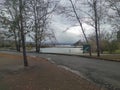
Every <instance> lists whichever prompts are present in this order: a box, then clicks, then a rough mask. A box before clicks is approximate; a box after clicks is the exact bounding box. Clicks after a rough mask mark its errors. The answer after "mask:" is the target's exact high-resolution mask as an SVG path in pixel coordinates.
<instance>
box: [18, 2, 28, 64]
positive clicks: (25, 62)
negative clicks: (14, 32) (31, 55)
mask: <svg viewBox="0 0 120 90" xmlns="http://www.w3.org/2000/svg"><path fill="white" fill-rule="evenodd" d="M19 10H20V31H21V40H22V48H23V59H24V66H28V61H27V55H26V46H25V31H24V27H23V10H24V5H23V1H22V0H19Z"/></svg>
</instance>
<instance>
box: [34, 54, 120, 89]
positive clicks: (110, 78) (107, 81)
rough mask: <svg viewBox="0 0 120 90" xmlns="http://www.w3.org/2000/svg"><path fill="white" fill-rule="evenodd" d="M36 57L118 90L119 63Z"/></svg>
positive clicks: (119, 85) (80, 58) (41, 55)
mask: <svg viewBox="0 0 120 90" xmlns="http://www.w3.org/2000/svg"><path fill="white" fill-rule="evenodd" d="M32 55H33V54H32ZM38 56H40V57H44V58H47V59H48V60H51V61H53V62H55V63H56V64H58V65H62V66H66V67H68V68H70V69H72V70H75V71H78V72H79V73H81V74H82V75H83V76H85V77H86V78H88V79H89V80H91V81H94V82H95V83H98V84H100V85H103V86H105V87H108V88H114V87H117V88H120V62H112V61H104V60H96V59H88V58H82V57H76V56H65V55H52V54H39V55H38ZM109 90H110V89H109ZM111 90H113V89H111ZM116 90H120V89H116Z"/></svg>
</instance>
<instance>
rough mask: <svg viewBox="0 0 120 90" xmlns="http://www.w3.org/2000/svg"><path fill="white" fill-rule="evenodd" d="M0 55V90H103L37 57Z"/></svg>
mask: <svg viewBox="0 0 120 90" xmlns="http://www.w3.org/2000/svg"><path fill="white" fill-rule="evenodd" d="M28 62H29V66H28V67H24V66H23V60H22V57H21V56H17V55H10V54H2V53H0V90H103V89H101V88H99V87H98V86H96V85H95V84H93V83H91V82H88V81H87V80H85V79H83V78H81V77H80V76H78V75H76V74H74V73H72V72H70V71H67V70H64V69H62V68H59V67H57V65H56V64H52V63H50V62H49V61H48V60H45V59H42V58H38V57H28Z"/></svg>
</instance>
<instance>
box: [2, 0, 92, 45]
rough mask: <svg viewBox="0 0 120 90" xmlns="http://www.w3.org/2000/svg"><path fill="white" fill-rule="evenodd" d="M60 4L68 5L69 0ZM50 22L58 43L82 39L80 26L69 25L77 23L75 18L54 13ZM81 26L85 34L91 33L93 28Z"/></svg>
mask: <svg viewBox="0 0 120 90" xmlns="http://www.w3.org/2000/svg"><path fill="white" fill-rule="evenodd" d="M2 1H4V0H0V2H2ZM81 1H82V0H81ZM60 4H63V5H68V4H69V5H70V2H69V0H61V2H60ZM74 20H76V18H74ZM51 22H52V23H51V27H52V28H53V29H54V32H55V36H56V38H57V41H58V42H59V43H75V42H76V41H78V40H80V39H84V37H83V33H82V30H81V28H80V26H74V27H71V25H72V24H73V23H74V25H78V22H77V20H76V21H75V22H72V20H70V19H69V18H66V17H65V16H64V15H58V14H55V13H54V15H53V16H52V21H51ZM68 27H71V28H69V29H68V30H67V31H66V32H64V31H65V30H66V29H67V28H68ZM83 27H84V29H85V33H86V34H87V35H88V34H90V33H93V28H92V27H91V26H89V25H87V24H85V23H83ZM28 40H29V38H28ZM28 40H27V41H28Z"/></svg>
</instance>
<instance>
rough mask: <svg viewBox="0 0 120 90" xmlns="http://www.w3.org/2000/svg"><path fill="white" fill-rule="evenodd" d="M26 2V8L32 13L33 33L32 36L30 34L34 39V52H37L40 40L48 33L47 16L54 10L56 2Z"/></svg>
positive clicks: (47, 0)
mask: <svg viewBox="0 0 120 90" xmlns="http://www.w3.org/2000/svg"><path fill="white" fill-rule="evenodd" d="M28 3H29V4H28V7H29V9H28V10H29V13H31V15H32V16H31V20H32V32H33V33H34V36H33V35H32V36H31V37H32V38H33V39H34V40H35V47H36V52H38V53H39V52H40V47H41V43H42V41H43V40H44V39H45V38H46V37H48V36H49V35H50V34H49V33H48V32H47V26H48V23H49V16H50V15H51V14H52V13H53V12H54V11H55V9H56V5H57V3H58V2H54V1H49V0H29V1H28ZM54 3H55V4H54ZM53 4H54V5H53ZM46 32H47V33H46Z"/></svg>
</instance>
